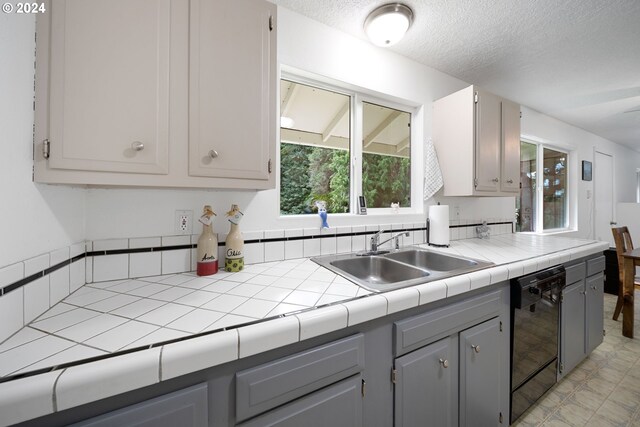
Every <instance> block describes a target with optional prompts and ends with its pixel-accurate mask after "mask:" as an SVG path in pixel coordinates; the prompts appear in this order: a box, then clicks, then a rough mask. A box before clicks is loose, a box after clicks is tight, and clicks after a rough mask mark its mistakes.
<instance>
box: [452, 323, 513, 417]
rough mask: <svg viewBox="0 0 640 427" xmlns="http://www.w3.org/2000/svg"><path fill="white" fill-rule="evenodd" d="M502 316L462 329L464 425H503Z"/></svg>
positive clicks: (461, 388)
mask: <svg viewBox="0 0 640 427" xmlns="http://www.w3.org/2000/svg"><path fill="white" fill-rule="evenodd" d="M500 329H501V328H500V319H498V318H497V317H496V318H493V319H491V320H488V321H486V322H484V323H481V324H479V325H477V326H474V327H473V328H469V329H467V330H465V331H462V332H461V333H460V338H459V339H460V424H459V425H460V426H491V425H500V423H502V422H503V416H502V413H501V411H500V407H501V402H502V400H504V399H505V397H506V396H503V393H501V387H500V384H501V377H502V376H503V375H504V371H503V365H504V363H505V362H506V360H505V358H504V355H503V354H502V346H501V345H500V339H501V335H502V332H501V331H500Z"/></svg>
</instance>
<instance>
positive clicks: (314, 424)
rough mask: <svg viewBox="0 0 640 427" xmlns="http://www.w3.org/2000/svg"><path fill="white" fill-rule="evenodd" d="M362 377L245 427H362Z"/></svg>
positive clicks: (341, 383) (316, 393) (327, 388)
mask: <svg viewBox="0 0 640 427" xmlns="http://www.w3.org/2000/svg"><path fill="white" fill-rule="evenodd" d="M361 389H362V376H360V375H355V376H353V377H351V378H348V379H346V380H344V381H341V382H339V383H336V384H334V385H332V386H329V387H326V388H324V389H322V390H320V391H317V392H315V393H311V394H308V395H307V396H305V397H302V398H300V399H298V400H295V401H293V402H291V403H289V404H286V405H284V406H281V407H279V408H277V409H274V410H273V411H270V412H267V413H266V414H264V415H260V416H258V417H255V418H253V419H252V420H250V421H247V422H246V423H242V424H238V426H242V427H267V426H278V427H300V426H304V427H326V426H331V427H357V426H361V425H362V393H361Z"/></svg>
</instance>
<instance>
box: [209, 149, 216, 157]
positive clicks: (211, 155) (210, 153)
mask: <svg viewBox="0 0 640 427" xmlns="http://www.w3.org/2000/svg"><path fill="white" fill-rule="evenodd" d="M209 157H211V158H212V159H215V158H216V157H218V152H217V151H216V150H209Z"/></svg>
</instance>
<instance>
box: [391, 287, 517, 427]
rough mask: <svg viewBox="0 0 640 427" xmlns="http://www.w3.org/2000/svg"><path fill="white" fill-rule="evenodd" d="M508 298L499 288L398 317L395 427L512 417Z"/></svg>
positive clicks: (477, 422)
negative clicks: (411, 314) (438, 307)
mask: <svg viewBox="0 0 640 427" xmlns="http://www.w3.org/2000/svg"><path fill="white" fill-rule="evenodd" d="M507 298H508V292H505V291H495V292H491V293H487V294H485V295H481V296H478V297H476V298H472V299H469V300H467V301H464V302H462V303H459V304H454V305H451V306H448V307H445V308H443V309H441V310H436V311H433V312H430V313H427V314H424V315H419V316H415V317H412V318H409V319H405V320H403V321H400V322H396V323H395V341H396V345H395V347H396V354H398V355H400V356H399V357H396V359H395V360H394V370H393V377H394V382H395V389H394V420H395V426H396V427H413V426H425V425H434V426H492V425H493V426H500V425H507V424H508V418H506V417H507V414H508V409H509V404H508V402H509V330H508V325H509V322H508V311H507V310H506V309H505V308H506V307H508V303H507V302H506V300H507ZM443 335H444V336H443ZM429 336H431V337H432V339H431V340H430V339H429ZM418 343H420V344H421V346H420V347H418V348H417V349H416V347H415V346H416V344H418Z"/></svg>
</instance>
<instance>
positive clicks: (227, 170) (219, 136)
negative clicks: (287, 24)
mask: <svg viewBox="0 0 640 427" xmlns="http://www.w3.org/2000/svg"><path fill="white" fill-rule="evenodd" d="M274 20H275V5H273V4H271V3H267V2H256V1H255V0H215V1H212V0H192V2H191V21H190V22H191V29H190V30H191V31H190V52H191V55H190V69H189V74H190V78H189V95H190V102H189V174H190V175H196V176H212V177H222V178H241V179H258V180H268V179H269V175H270V171H269V169H270V159H271V158H272V157H273V153H272V148H273V144H271V143H270V142H271V141H274V140H275V126H276V85H275V83H276V61H275V53H276V33H275V31H274V25H275V21H274Z"/></svg>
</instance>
